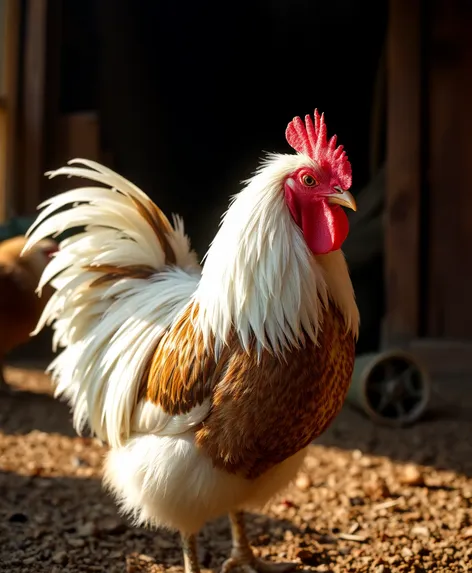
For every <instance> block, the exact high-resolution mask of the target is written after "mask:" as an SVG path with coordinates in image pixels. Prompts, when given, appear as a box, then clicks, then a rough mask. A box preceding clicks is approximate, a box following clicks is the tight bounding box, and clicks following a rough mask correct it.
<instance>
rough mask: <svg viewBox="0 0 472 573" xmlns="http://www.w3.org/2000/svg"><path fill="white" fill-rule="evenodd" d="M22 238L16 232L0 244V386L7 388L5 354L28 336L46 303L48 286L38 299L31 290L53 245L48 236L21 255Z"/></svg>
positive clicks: (37, 280) (33, 289)
mask: <svg viewBox="0 0 472 573" xmlns="http://www.w3.org/2000/svg"><path fill="white" fill-rule="evenodd" d="M25 245H26V237H24V236H22V235H18V236H17V237H13V238H11V239H7V240H5V241H2V242H1V243H0V387H1V388H3V389H5V390H7V389H8V386H7V385H6V383H5V379H4V374H3V362H4V360H5V357H6V356H7V355H8V354H9V353H10V352H11V351H12V350H14V349H16V348H17V347H18V346H20V345H22V344H25V343H26V342H28V341H29V339H30V333H31V331H32V330H33V329H34V327H35V326H36V324H37V322H38V320H39V317H40V316H41V313H42V311H43V309H44V306H45V304H46V302H47V301H48V299H49V297H50V295H51V294H52V289H50V288H48V289H47V291H45V292H44V293H43V296H42V297H41V298H38V297H37V296H36V293H35V290H36V287H37V285H38V282H39V279H40V277H41V274H42V273H43V271H44V269H45V268H46V265H47V264H48V262H49V260H50V258H51V255H52V253H53V252H55V251H56V250H57V245H56V243H55V242H54V241H51V240H50V239H45V240H43V241H39V242H38V243H37V244H36V245H35V246H34V248H32V249H31V250H30V252H29V253H28V254H27V255H26V256H23V257H21V253H22V250H23V248H24V246H25Z"/></svg>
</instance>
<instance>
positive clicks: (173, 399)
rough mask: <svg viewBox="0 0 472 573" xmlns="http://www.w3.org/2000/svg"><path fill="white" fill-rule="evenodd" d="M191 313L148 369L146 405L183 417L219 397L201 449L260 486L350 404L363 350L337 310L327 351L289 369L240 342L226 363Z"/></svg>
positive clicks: (307, 351)
mask: <svg viewBox="0 0 472 573" xmlns="http://www.w3.org/2000/svg"><path fill="white" fill-rule="evenodd" d="M196 312H198V308H197V307H192V306H190V305H189V307H188V308H187V309H186V311H185V312H184V313H183V315H182V316H181V318H180V319H179V320H178V322H177V323H176V324H175V325H174V326H173V328H172V329H170V330H169V332H167V333H166V335H165V336H164V337H163V339H162V340H161V342H160V343H159V345H158V347H157V349H156V351H155V353H154V356H153V358H152V360H151V362H150V366H149V368H148V376H147V380H146V382H147V385H146V399H147V400H150V401H151V402H153V403H155V404H158V405H160V406H161V407H162V408H163V409H164V410H165V411H166V412H167V413H169V414H183V413H186V412H188V411H189V410H191V409H192V408H193V407H194V406H196V405H197V404H199V403H201V402H202V401H203V400H204V399H205V398H207V397H211V399H212V408H211V411H210V413H209V415H208V417H207V419H206V420H205V421H204V422H203V423H202V424H201V426H200V427H199V428H198V429H197V431H196V441H197V444H198V445H199V447H201V448H202V450H203V451H205V452H206V454H207V455H209V456H210V457H211V459H212V460H213V463H214V464H215V465H216V466H218V467H221V468H224V469H225V470H226V471H229V472H232V473H240V474H242V475H244V476H245V477H248V478H254V477H257V476H258V475H260V474H261V473H263V472H265V471H267V470H268V469H269V468H270V467H272V466H273V465H275V464H277V463H280V462H281V461H283V460H284V459H286V458H288V457H290V456H291V455H294V454H295V453H296V452H298V451H299V450H300V449H302V448H304V447H306V446H307V445H308V444H309V443H310V442H311V441H312V440H313V439H314V438H315V437H317V436H318V435H320V434H321V433H322V432H323V431H324V430H325V429H326V427H327V426H328V425H329V424H330V422H331V421H332V420H333V418H334V417H335V416H336V415H337V413H338V412H339V410H340V409H341V407H342V404H343V403H344V399H345V396H346V392H347V389H348V387H349V384H350V380H351V375H352V368H353V364H354V354H355V343H354V337H353V336H352V334H350V333H348V334H347V335H346V333H345V323H344V320H343V318H342V316H341V314H340V313H339V312H338V311H337V309H336V308H335V307H333V306H332V307H331V308H330V309H329V310H328V311H327V312H326V313H325V315H324V321H323V329H322V332H321V334H320V338H319V346H315V345H314V344H311V343H310V344H308V345H307V346H306V347H305V348H303V349H301V350H294V351H292V352H291V353H290V354H289V355H288V357H287V361H283V360H281V359H279V358H278V357H276V356H274V355H272V354H270V353H268V352H264V353H263V354H262V357H261V359H260V361H258V359H257V355H256V353H255V352H251V353H250V354H249V355H248V354H246V353H245V352H244V351H243V349H242V348H241V346H240V344H239V342H238V340H237V339H236V337H234V339H233V340H232V341H231V342H230V344H229V345H228V347H226V348H225V350H224V351H223V353H222V355H221V356H220V359H219V360H218V362H216V361H215V359H214V357H213V352H212V349H211V348H210V349H209V350H208V351H206V352H205V350H204V347H203V340H202V338H201V336H199V335H198V334H197V332H196V331H195V329H194V327H193V325H192V318H194V316H193V313H196Z"/></svg>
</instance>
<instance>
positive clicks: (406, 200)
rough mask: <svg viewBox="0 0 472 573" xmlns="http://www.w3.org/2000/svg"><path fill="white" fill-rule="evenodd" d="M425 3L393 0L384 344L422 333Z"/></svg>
mask: <svg viewBox="0 0 472 573" xmlns="http://www.w3.org/2000/svg"><path fill="white" fill-rule="evenodd" d="M421 17H422V10H421V1H420V0H390V13H389V30H388V43H387V67H388V134H387V170H386V176H387V196H386V220H385V225H386V228H385V282H386V306H387V312H386V322H385V325H384V327H385V330H384V336H385V340H384V344H385V345H392V344H395V345H397V344H400V345H402V344H405V343H408V341H409V340H411V339H413V338H416V337H417V336H418V332H419V317H420V308H419V289H420V286H419V285H420V272H419V248H420V192H421V71H422V70H421Z"/></svg>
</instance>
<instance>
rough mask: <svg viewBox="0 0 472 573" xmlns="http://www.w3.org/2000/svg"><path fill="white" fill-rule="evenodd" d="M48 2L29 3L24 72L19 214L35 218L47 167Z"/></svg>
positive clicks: (27, 6) (27, 7) (33, 0)
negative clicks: (45, 147) (45, 123)
mask: <svg viewBox="0 0 472 573" xmlns="http://www.w3.org/2000/svg"><path fill="white" fill-rule="evenodd" d="M47 9H48V0H27V2H26V31H25V58H24V72H23V105H22V114H21V120H22V122H21V126H22V143H23V145H22V163H21V171H22V173H21V175H22V189H21V193H19V194H18V196H17V200H18V202H17V207H18V211H19V212H20V214H33V213H35V212H36V207H37V205H38V203H39V202H40V200H41V187H42V184H43V167H44V117H45V77H46V40H47V13H48V10H47Z"/></svg>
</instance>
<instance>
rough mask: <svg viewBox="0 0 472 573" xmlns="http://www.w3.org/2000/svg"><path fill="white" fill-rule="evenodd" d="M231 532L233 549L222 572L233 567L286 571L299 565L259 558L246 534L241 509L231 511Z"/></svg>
mask: <svg viewBox="0 0 472 573" xmlns="http://www.w3.org/2000/svg"><path fill="white" fill-rule="evenodd" d="M229 519H230V523H231V532H232V537H233V550H232V551H231V557H230V558H229V559H227V560H226V561H225V562H224V563H223V566H222V568H221V573H229V572H230V571H232V570H233V569H236V568H238V569H240V570H241V571H243V573H285V572H286V571H291V570H292V569H295V567H296V566H297V564H296V563H270V562H268V561H263V560H262V559H258V558H257V557H256V556H255V555H254V553H253V552H252V549H251V546H250V545H249V541H248V538H247V535H246V527H245V524H244V515H243V513H242V512H241V511H236V512H233V513H230V515H229Z"/></svg>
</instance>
